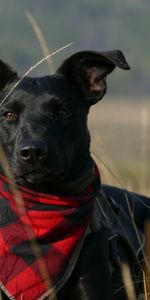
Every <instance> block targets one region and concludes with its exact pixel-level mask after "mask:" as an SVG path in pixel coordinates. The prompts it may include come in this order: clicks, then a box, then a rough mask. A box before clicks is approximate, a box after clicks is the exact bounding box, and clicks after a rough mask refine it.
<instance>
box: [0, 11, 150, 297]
mask: <svg viewBox="0 0 150 300" xmlns="http://www.w3.org/2000/svg"><path fill="white" fill-rule="evenodd" d="M26 14H27V17H28V20H29V21H30V23H31V25H32V27H33V29H34V32H35V34H36V36H37V38H38V40H39V42H40V45H41V47H42V49H43V52H44V55H45V56H46V57H44V58H43V59H41V60H40V61H39V62H38V63H37V64H35V65H34V66H32V67H31V68H30V69H29V70H28V71H27V72H26V73H25V74H24V75H23V76H22V78H21V79H20V80H19V81H18V82H17V84H16V85H15V86H14V87H13V89H12V90H11V91H10V92H9V93H8V95H7V96H6V97H5V98H4V99H3V101H2V103H4V101H5V100H6V98H7V97H8V96H9V95H10V93H12V91H13V90H14V89H15V88H16V87H17V86H18V84H19V83H20V82H21V81H22V79H23V78H24V77H25V76H26V75H28V74H29V73H30V72H31V71H32V70H33V69H34V68H36V67H37V66H38V65H39V64H41V63H42V62H44V61H46V60H48V58H50V59H51V57H52V56H53V55H55V54H56V53H58V52H59V51H61V50H63V49H65V48H66V47H68V46H70V45H71V43H70V44H68V45H66V46H64V47H62V48H61V49H59V50H57V51H55V52H54V53H52V54H48V52H49V49H48V47H47V44H46V41H45V39H44V35H43V33H42V31H41V29H40V27H39V25H38V24H37V22H36V20H35V19H34V17H33V16H32V15H31V14H30V13H29V12H27V13H26ZM49 69H50V71H51V70H53V63H52V60H50V63H49ZM2 103H1V105H2ZM149 115H150V104H149V103H148V101H146V99H144V101H143V102H141V101H139V102H137V101H133V99H121V101H119V100H118V101H114V100H113V99H109V100H107V101H106V99H105V101H103V102H102V103H100V104H99V105H97V107H96V110H95V109H93V110H92V112H91V114H90V117H89V124H90V128H91V133H92V147H91V148H92V151H93V153H94V158H95V160H96V161H97V163H98V164H99V166H100V170H101V176H102V181H103V182H104V183H107V184H112V185H119V186H120V185H121V186H124V187H125V188H129V189H132V190H136V191H139V192H142V193H144V194H148V193H149V191H150V187H149V182H148V177H149V174H150V170H149V169H148V165H149V164H148V163H149V151H150V147H149V141H148V135H149V129H150V125H149ZM99 157H100V158H101V162H100V161H99ZM4 161H5V163H4ZM0 163H1V164H2V167H3V169H4V171H5V173H6V175H8V177H9V178H10V177H11V176H10V174H9V171H8V169H9V168H7V167H8V166H7V161H6V159H5V155H4V153H3V151H2V150H1V149H0ZM10 188H11V190H12V192H13V194H14V197H15V199H16V205H17V206H18V208H19V209H20V207H21V209H23V210H21V211H20V213H24V214H25V216H26V212H25V211H24V203H23V199H22V198H21V196H20V195H19V194H18V191H17V189H16V187H15V184H14V182H13V178H12V177H11V184H10ZM26 217H27V216H26ZM23 226H24V224H23ZM32 234H33V233H32V230H31V228H28V235H29V236H31V235H32ZM31 246H32V248H33V251H34V253H35V256H36V257H40V253H39V247H38V244H34V245H31ZM147 251H148V254H149V247H148V250H147ZM148 254H147V256H149V255H148ZM148 267H149V265H148ZM39 269H40V272H41V276H42V277H43V280H44V281H45V284H46V285H47V287H48V289H49V288H52V285H51V280H50V278H49V276H47V275H48V274H47V269H46V266H45V263H44V261H43V260H42V259H41V260H40V263H39ZM146 270H147V269H146ZM148 271H149V268H148ZM122 274H123V279H124V284H125V286H126V289H127V293H128V298H129V299H130V300H131V299H132V300H135V299H136V298H135V292H134V287H133V284H132V280H131V274H130V272H129V268H128V266H127V265H123V266H122ZM145 274H146V272H145V273H144V276H145V281H144V282H146V283H147V282H149V281H148V280H149V278H148V277H146V275H145ZM148 274H149V273H148ZM45 278H48V279H46V280H45ZM147 279H148V280H147ZM129 282H130V284H128V283H129ZM147 286H148V284H146V288H145V299H148V295H149V291H148V290H147V288H148V287H147ZM0 298H1V295H0Z"/></svg>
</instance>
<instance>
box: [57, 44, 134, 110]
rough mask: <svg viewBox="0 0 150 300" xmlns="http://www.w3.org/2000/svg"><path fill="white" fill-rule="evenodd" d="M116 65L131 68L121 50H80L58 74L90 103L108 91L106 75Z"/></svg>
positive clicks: (66, 61)
mask: <svg viewBox="0 0 150 300" xmlns="http://www.w3.org/2000/svg"><path fill="white" fill-rule="evenodd" d="M115 67H119V68H121V69H124V70H129V69H130V67H129V65H128V63H127V61H126V59H125V57H124V55H123V53H122V52H121V51H120V50H113V51H106V52H94V51H82V52H78V53H76V54H74V55H72V56H70V57H69V58H68V59H66V60H65V61H64V62H63V64H62V65H61V66H60V68H59V69H58V70H57V74H61V75H63V76H64V77H65V78H66V80H67V81H68V82H69V83H70V84H71V86H72V87H73V88H75V89H76V90H77V91H78V92H80V94H82V95H83V96H84V98H85V99H86V100H87V102H88V105H92V104H95V103H96V102H98V101H99V100H101V99H102V98H103V96H104V95H105V93H106V90H107V85H106V76H107V75H108V74H110V73H111V72H112V71H113V70H114V69H115Z"/></svg>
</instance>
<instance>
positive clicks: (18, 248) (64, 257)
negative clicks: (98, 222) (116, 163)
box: [0, 166, 100, 300]
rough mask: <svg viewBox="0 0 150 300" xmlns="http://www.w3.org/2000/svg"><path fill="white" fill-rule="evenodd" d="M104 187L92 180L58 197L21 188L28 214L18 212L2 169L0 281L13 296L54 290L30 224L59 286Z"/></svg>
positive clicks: (38, 295)
mask: <svg viewBox="0 0 150 300" xmlns="http://www.w3.org/2000/svg"><path fill="white" fill-rule="evenodd" d="M99 187H100V177H99V172H98V169H97V167H96V166H94V179H93V181H92V183H91V184H90V186H89V187H88V188H87V189H86V190H85V191H84V192H83V193H82V194H81V195H80V196H77V197H70V198H69V197H57V196H54V195H46V194H41V193H35V192H32V191H30V190H28V189H25V188H21V189H20V191H21V194H22V197H23V199H24V201H25V206H26V217H25V215H24V216H23V215H21V214H19V213H18V209H17V207H16V203H15V201H14V197H13V195H12V194H11V192H10V191H9V184H8V181H7V179H6V178H5V177H3V176H2V175H1V174H0V266H1V268H0V284H1V288H2V289H4V290H5V291H6V293H7V295H10V296H13V297H14V298H13V297H12V298H11V299H17V300H20V299H23V300H29V299H30V300H37V299H44V295H48V294H51V290H48V288H47V287H46V286H45V283H44V280H43V278H42V276H41V273H40V271H39V265H38V259H40V257H36V256H35V253H34V251H33V248H32V246H31V244H32V242H33V240H34V238H33V235H32V237H31V236H28V234H27V231H26V230H25V226H28V225H30V226H31V228H32V232H33V233H34V235H35V237H36V240H37V242H38V245H39V248H40V252H41V255H42V258H43V259H44V261H45V264H46V267H47V271H48V274H49V276H50V279H51V281H52V285H53V288H57V289H59V284H60V282H61V280H62V276H63V275H64V272H66V270H67V267H68V265H69V261H71V259H72V258H73V255H74V252H75V249H76V247H77V246H78V245H79V243H80V242H81V241H82V239H83V237H84V234H85V231H86V228H87V226H88V224H89V222H90V219H91V214H92V208H93V202H94V199H95V197H96V195H97V193H98V190H99Z"/></svg>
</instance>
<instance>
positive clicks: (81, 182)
mask: <svg viewBox="0 0 150 300" xmlns="http://www.w3.org/2000/svg"><path fill="white" fill-rule="evenodd" d="M95 168H97V167H96V165H95V162H94V161H93V159H92V158H91V157H90V159H89V160H88V161H87V162H86V164H85V165H84V166H83V167H82V168H81V170H80V172H78V175H72V176H69V180H66V181H62V182H56V183H54V182H53V183H52V182H46V183H42V184H39V185H38V186H37V185H36V186H34V185H33V184H32V185H28V186H26V185H24V184H23V185H22V184H21V185H18V188H19V187H20V186H21V187H23V188H27V189H30V190H32V191H33V192H36V193H44V194H47V195H49V194H51V195H56V196H76V195H80V194H82V192H84V191H85V190H86V189H87V187H88V186H90V184H91V183H92V182H93V181H94V179H95ZM0 173H2V175H3V171H2V170H0ZM99 182H100V181H99ZM100 184H101V182H100ZM100 184H99V185H100Z"/></svg>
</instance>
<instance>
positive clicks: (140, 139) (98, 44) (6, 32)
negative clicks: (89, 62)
mask: <svg viewBox="0 0 150 300" xmlns="http://www.w3.org/2000/svg"><path fill="white" fill-rule="evenodd" d="M28 13H30V14H31V15H32V16H33V17H34V18H35V20H36V22H37V23H38V26H39V27H40V29H41V31H42V32H43V34H44V38H45V40H46V42H47V45H48V48H49V51H50V52H53V51H55V50H57V49H58V48H60V47H62V46H64V45H65V44H67V43H70V42H72V41H73V42H74V43H73V45H72V46H70V47H69V48H67V49H65V50H63V51H62V52H60V53H59V54H56V55H55V56H54V57H53V64H54V67H55V69H57V66H58V65H59V64H60V63H61V61H62V60H63V59H65V58H66V57H67V56H69V55H71V54H72V53H74V52H76V51H80V50H83V49H89V50H92V49H93V50H97V51H104V50H112V49H120V50H122V51H123V53H124V55H125V56H126V59H127V61H128V63H129V65H130V66H131V70H130V71H123V70H119V69H116V70H115V71H114V72H113V73H112V74H111V75H110V76H109V78H108V92H107V95H106V96H105V98H104V99H103V100H102V101H101V102H100V103H99V104H97V105H96V106H95V107H92V109H91V114H90V115H89V127H90V130H91V134H92V147H91V150H92V151H93V153H94V154H95V155H96V156H97V158H96V160H97V161H99V159H100V160H102V161H103V162H104V165H105V166H104V165H103V163H102V162H101V163H100V169H101V174H102V180H103V182H105V183H109V184H113V185H120V183H121V185H122V186H124V187H126V188H129V189H131V190H134V191H139V192H142V193H145V194H148V195H149V192H150V183H149V177H150V167H149V161H150V155H149V154H150V143H149V133H150V132H149V131H150V103H149V95H150V84H149V82H150V76H149V73H150V72H149V67H150V63H149V60H150V59H149V52H150V36H149V31H150V2H149V0H142V1H140V0H122V1H120V0H112V1H109V0H91V1H90V0H76V1H74V0H65V1H62V0H38V1H37V0H26V1H21V0H13V1H12V0H0V38H1V43H0V45H1V54H0V55H1V59H3V60H5V61H6V62H7V63H9V64H10V65H11V66H12V67H13V68H14V69H16V70H18V73H19V74H23V73H25V72H26V71H27V70H28V69H29V68H30V67H31V66H32V65H34V64H35V63H36V62H37V61H38V60H40V59H41V58H42V57H43V51H42V49H41V46H40V43H39V41H38V39H37V36H36V34H35V32H34V30H33V28H32V26H31V24H30V22H29V19H28V18H27V14H28ZM48 72H49V69H48V66H47V63H43V64H42V65H40V67H38V68H36V69H35V70H34V73H33V74H34V75H36V76H39V75H43V74H48ZM112 173H113V174H112ZM115 177H116V178H117V179H116V178H115Z"/></svg>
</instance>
